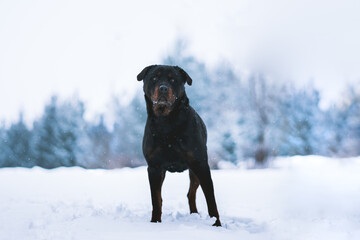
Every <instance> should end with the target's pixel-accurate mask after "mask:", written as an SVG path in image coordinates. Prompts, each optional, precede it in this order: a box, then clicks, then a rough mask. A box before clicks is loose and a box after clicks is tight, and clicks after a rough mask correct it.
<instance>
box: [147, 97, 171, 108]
mask: <svg viewBox="0 0 360 240" xmlns="http://www.w3.org/2000/svg"><path fill="white" fill-rule="evenodd" d="M152 102H153V104H154V105H163V106H171V105H172V104H173V103H172V102H170V101H169V100H168V98H167V97H166V96H160V97H159V98H158V99H157V100H155V99H153V101H152Z"/></svg>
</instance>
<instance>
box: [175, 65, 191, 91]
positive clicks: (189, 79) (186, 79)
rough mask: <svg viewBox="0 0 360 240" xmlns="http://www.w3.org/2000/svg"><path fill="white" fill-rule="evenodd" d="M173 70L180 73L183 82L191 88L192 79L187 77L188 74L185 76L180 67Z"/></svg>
mask: <svg viewBox="0 0 360 240" xmlns="http://www.w3.org/2000/svg"><path fill="white" fill-rule="evenodd" d="M175 68H176V69H177V70H179V71H180V73H181V76H182V77H183V78H184V82H186V83H187V84H189V86H191V84H192V79H191V77H190V76H189V74H187V73H186V72H185V71H184V69H182V68H181V67H178V66H175Z"/></svg>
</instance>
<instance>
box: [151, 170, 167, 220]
mask: <svg viewBox="0 0 360 240" xmlns="http://www.w3.org/2000/svg"><path fill="white" fill-rule="evenodd" d="M148 175H149V182H150V190H151V200H152V205H153V210H152V217H151V222H161V208H162V198H161V187H162V184H163V182H164V178H165V170H161V169H159V168H152V167H148Z"/></svg>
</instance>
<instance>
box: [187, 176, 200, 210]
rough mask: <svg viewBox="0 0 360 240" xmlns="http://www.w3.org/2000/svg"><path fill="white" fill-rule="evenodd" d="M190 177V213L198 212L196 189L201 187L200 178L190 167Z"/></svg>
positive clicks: (188, 195)
mask: <svg viewBox="0 0 360 240" xmlns="http://www.w3.org/2000/svg"><path fill="white" fill-rule="evenodd" d="M189 177H190V187H189V192H188V194H187V197H188V200H189V207H190V213H198V210H197V208H196V190H197V189H198V187H199V184H200V182H199V179H198V178H197V176H196V175H195V174H194V173H193V172H192V171H191V170H190V169H189Z"/></svg>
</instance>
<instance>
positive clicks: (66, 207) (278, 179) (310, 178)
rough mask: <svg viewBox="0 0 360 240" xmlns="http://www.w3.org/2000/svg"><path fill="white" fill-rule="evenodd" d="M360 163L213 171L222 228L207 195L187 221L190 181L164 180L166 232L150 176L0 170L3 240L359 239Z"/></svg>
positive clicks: (298, 160) (310, 160)
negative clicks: (154, 213)
mask: <svg viewBox="0 0 360 240" xmlns="http://www.w3.org/2000/svg"><path fill="white" fill-rule="evenodd" d="M359 172H360V158H349V159H329V158H323V157H318V156H308V157H292V158H278V159H276V160H275V161H274V162H273V164H272V167H271V168H268V169H261V170H260V169H259V170H245V169H239V168H237V169H223V170H213V171H212V175H213V181H214V185H215V193H216V198H217V201H218V207H219V211H220V218H221V220H222V223H223V227H222V228H216V227H212V226H211V224H212V223H213V221H214V220H213V219H209V218H208V217H207V209H206V203H205V199H204V197H203V194H202V192H201V190H200V191H198V195H197V196H198V197H197V204H198V209H199V212H200V214H192V215H190V214H189V210H188V205H187V198H186V193H187V190H188V185H189V180H188V174H187V172H185V173H181V174H180V173H179V174H170V173H169V174H167V176H166V179H165V182H164V187H163V201H164V202H163V222H162V223H160V224H154V223H150V222H149V220H150V216H151V200H150V191H149V186H148V179H147V172H146V168H145V167H140V168H136V169H119V170H84V169H81V168H58V169H54V170H44V169H41V168H33V169H24V168H7V169H0V182H1V184H0V212H1V214H0V239H1V240H10V239H16V240H18V239H52V240H53V239H59V240H60V239H61V240H64V239H80V240H82V239H84V240H85V239H86V240H88V239H166V240H168V239H182V240H183V239H207V240H208V239H220V238H222V239H262V240H263V239H276V240H278V239H299V240H304V239H347V240H348V239H354V240H355V239H360V174H359Z"/></svg>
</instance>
